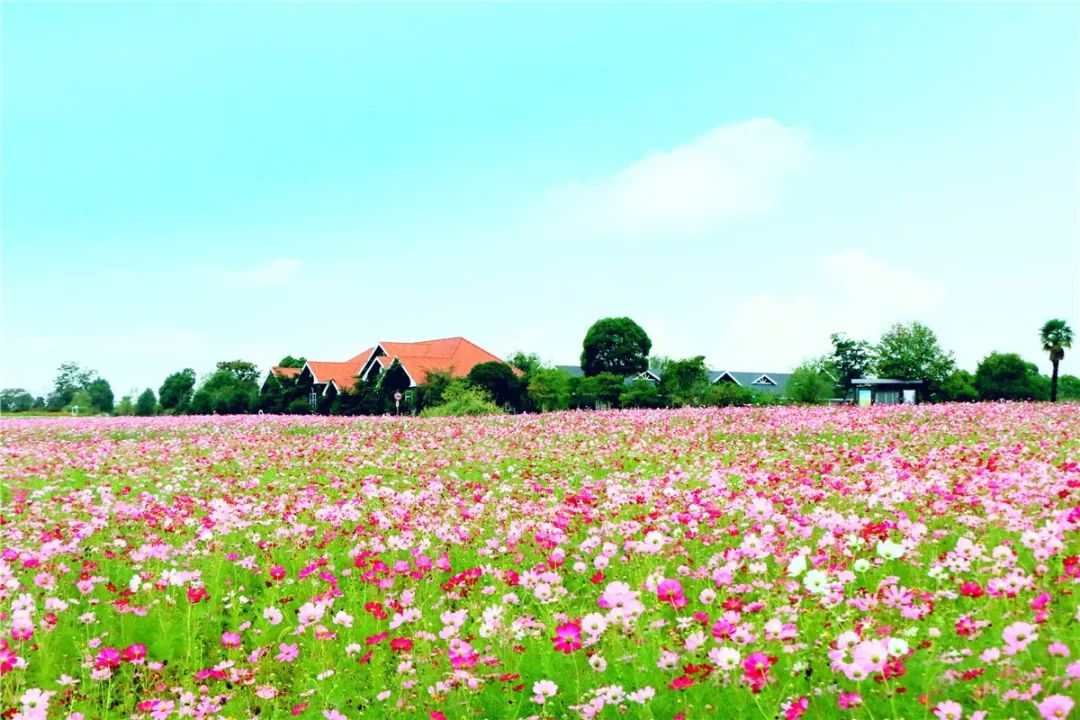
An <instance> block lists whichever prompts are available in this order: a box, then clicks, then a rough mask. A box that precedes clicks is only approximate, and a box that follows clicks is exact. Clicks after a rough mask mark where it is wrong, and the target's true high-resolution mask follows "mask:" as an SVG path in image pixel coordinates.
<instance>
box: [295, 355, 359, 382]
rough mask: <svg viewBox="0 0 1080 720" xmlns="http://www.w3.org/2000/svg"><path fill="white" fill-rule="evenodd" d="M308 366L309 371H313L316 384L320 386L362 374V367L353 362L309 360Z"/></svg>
mask: <svg viewBox="0 0 1080 720" xmlns="http://www.w3.org/2000/svg"><path fill="white" fill-rule="evenodd" d="M307 366H308V369H309V370H311V375H312V376H313V377H314V378H315V382H316V383H320V384H322V383H328V382H330V381H331V380H336V379H337V378H347V377H352V376H353V375H356V373H358V372H360V366H358V365H356V364H354V363H353V362H352V361H351V360H347V361H345V362H322V361H319V360H308V363H307Z"/></svg>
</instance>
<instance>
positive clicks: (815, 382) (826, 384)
mask: <svg viewBox="0 0 1080 720" xmlns="http://www.w3.org/2000/svg"><path fill="white" fill-rule="evenodd" d="M835 388H836V384H835V383H834V382H833V379H832V378H831V377H829V376H828V375H827V374H826V373H825V371H824V370H823V369H822V366H821V363H820V362H819V361H817V360H807V361H806V362H804V363H803V364H802V365H799V367H797V368H795V370H793V371H792V373H791V377H790V378H788V382H787V391H786V392H787V396H788V398H789V399H791V400H794V401H795V402H798V403H807V404H812V405H816V404H820V403H823V402H826V401H827V400H828V399H829V398H831V397H832V396H833V393H834V391H835Z"/></svg>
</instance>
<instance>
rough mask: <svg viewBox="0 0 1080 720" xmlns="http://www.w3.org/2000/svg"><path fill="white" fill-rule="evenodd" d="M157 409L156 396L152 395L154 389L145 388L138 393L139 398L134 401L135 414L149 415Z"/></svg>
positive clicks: (140, 415)
mask: <svg viewBox="0 0 1080 720" xmlns="http://www.w3.org/2000/svg"><path fill="white" fill-rule="evenodd" d="M156 411H157V398H156V397H154V391H153V390H151V389H150V388H146V389H145V390H143V391H142V394H140V395H139V399H138V400H136V401H135V414H136V415H138V416H139V417H150V416H151V415H154V414H155V413H156Z"/></svg>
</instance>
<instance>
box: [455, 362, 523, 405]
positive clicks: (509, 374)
mask: <svg viewBox="0 0 1080 720" xmlns="http://www.w3.org/2000/svg"><path fill="white" fill-rule="evenodd" d="M468 380H469V382H470V383H472V384H473V385H475V386H476V387H479V388H483V389H484V390H486V391H487V392H488V393H489V394H490V395H491V397H492V399H493V400H494V401H495V404H496V405H498V406H500V407H511V408H513V409H515V410H520V409H521V406H522V402H521V394H522V391H523V390H524V386H523V383H522V381H521V379H520V378H519V377H518V376H517V375H516V374H515V373H514V371H513V369H512V368H511V367H510V366H509V365H507V364H506V363H502V362H496V361H492V362H485V363H480V364H479V365H476V366H475V367H473V369H472V370H470V371H469V377H468Z"/></svg>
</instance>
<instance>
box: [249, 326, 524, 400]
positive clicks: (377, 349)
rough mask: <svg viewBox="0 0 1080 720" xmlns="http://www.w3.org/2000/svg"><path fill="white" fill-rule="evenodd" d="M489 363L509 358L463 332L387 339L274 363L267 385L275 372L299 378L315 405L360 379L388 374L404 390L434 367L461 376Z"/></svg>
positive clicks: (420, 383) (425, 376) (369, 379)
mask: <svg viewBox="0 0 1080 720" xmlns="http://www.w3.org/2000/svg"><path fill="white" fill-rule="evenodd" d="M486 362H499V363H501V362H505V361H504V360H502V359H501V358H499V357H496V356H495V355H493V354H492V353H490V352H488V351H487V350H484V349H483V348H481V347H480V346H478V345H476V344H475V343H473V342H470V341H469V340H466V339H465V338H463V337H452V338H442V339H439V340H425V341H422V342H389V341H384V342H380V343H376V344H375V345H374V346H372V347H369V348H367V349H366V350H364V351H363V352H361V353H359V354H357V355H354V356H353V357H351V358H349V359H348V360H343V361H321V360H308V361H307V362H306V363H304V367H302V368H281V367H273V368H271V369H270V372H269V374H268V375H267V377H266V380H265V381H264V382H263V388H264V390H265V388H266V384H267V383H268V382H269V381H270V379H271V378H273V377H278V378H293V377H295V378H297V382H298V384H299V385H301V386H310V387H311V391H310V392H311V398H312V404H314V403H315V402H316V401H317V399H318V398H319V397H325V398H332V397H334V396H336V395H337V394H338V393H341V392H345V391H348V390H351V389H353V387H355V385H356V383H357V381H358V380H364V381H367V382H375V381H377V380H379V379H380V378H381V377H383V376H384V375H386V376H387V377H386V380H389V381H390V382H392V383H393V384H394V385H395V386H396V387H400V388H401V389H403V390H406V389H408V388H414V387H416V386H418V385H423V384H424V383H425V382H426V381H427V376H428V373H430V372H447V373H450V375H451V376H453V377H455V378H463V377H465V376H467V375H468V374H469V371H471V370H472V369H473V368H474V367H476V366H477V365H479V364H481V363H486ZM386 380H384V382H385V381H386Z"/></svg>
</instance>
